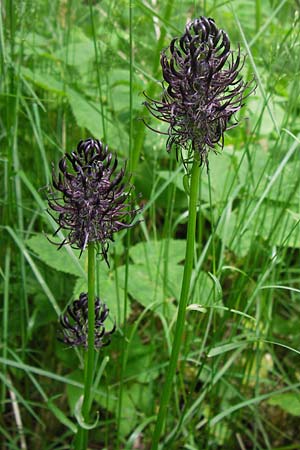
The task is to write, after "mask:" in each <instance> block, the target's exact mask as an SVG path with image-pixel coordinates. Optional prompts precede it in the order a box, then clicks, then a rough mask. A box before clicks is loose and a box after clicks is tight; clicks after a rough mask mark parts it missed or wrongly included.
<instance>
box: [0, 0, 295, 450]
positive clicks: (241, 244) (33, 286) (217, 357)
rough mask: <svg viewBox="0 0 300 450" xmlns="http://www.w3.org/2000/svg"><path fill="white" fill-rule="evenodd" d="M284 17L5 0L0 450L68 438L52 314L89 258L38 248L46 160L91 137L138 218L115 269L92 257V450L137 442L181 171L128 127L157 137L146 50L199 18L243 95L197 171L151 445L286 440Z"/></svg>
mask: <svg viewBox="0 0 300 450" xmlns="http://www.w3.org/2000/svg"><path fill="white" fill-rule="evenodd" d="M130 8H131V12H132V21H131V20H130V17H131V16H130V13H129V12H130ZM299 14H300V4H299V2H298V1H297V0H295V1H293V0H281V1H277V0H267V1H265V2H261V1H259V0H256V1H250V0H235V1H218V0H210V1H209V0H207V1H205V0H204V1H200V2H193V1H187V0H183V1H180V2H179V1H176V0H174V1H171V0H169V1H168V2H167V3H166V2H162V1H157V2H154V1H153V2H151V3H150V2H146V1H144V0H136V1H132V3H131V4H129V3H128V1H124V0H118V1H109V0H103V1H94V2H93V1H90V2H88V1H84V0H69V1H66V0H61V1H58V0H55V1H50V0H37V1H35V2H29V1H21V0H20V1H15V2H13V1H11V0H10V1H9V0H6V1H3V2H2V3H1V22H0V45H1V52H0V61H1V75H0V86H1V97H0V116H1V117H0V142H1V159H0V171H1V179H0V180H1V194H2V195H1V199H2V200H1V267H0V275H1V280H0V281H1V287H0V289H1V294H2V298H3V302H2V304H1V313H2V322H1V324H2V326H1V348H0V351H1V356H0V361H1V364H2V369H1V372H0V378H1V382H2V390H1V407H2V417H1V419H0V435H1V437H2V442H3V447H2V448H10V449H19V448H30V449H35V448H36V449H51V448H55V449H67V448H70V445H71V444H70V443H71V442H72V436H73V433H74V430H75V428H76V419H75V417H74V414H75V411H74V409H75V405H76V402H77V400H78V398H79V396H80V394H81V392H82V382H83V371H82V354H81V353H80V351H74V350H72V349H66V348H65V347H64V346H63V345H62V344H61V343H59V342H58V341H57V339H56V335H57V328H58V322H57V318H58V315H59V313H60V312H61V311H63V310H64V309H65V308H66V306H67V304H68V303H69V302H70V301H72V300H73V299H74V298H76V297H77V296H78V295H79V294H80V292H82V291H86V289H87V288H86V257H85V255H83V256H82V257H81V258H80V259H79V260H78V256H79V255H78V252H77V251H76V250H72V249H70V248H63V249H61V250H60V251H57V249H56V247H55V246H52V245H51V244H50V243H49V241H48V240H47V238H46V236H47V235H48V236H49V237H50V238H51V235H52V233H53V231H55V229H56V225H55V223H54V221H53V219H52V218H51V217H50V216H49V215H48V214H47V213H46V207H47V206H46V195H47V190H46V186H47V185H48V184H49V182H50V180H51V162H53V164H54V167H56V166H57V162H58V160H59V159H60V158H61V156H62V154H63V153H64V152H65V151H71V150H72V149H74V148H75V146H76V144H77V142H78V141H79V140H80V139H84V138H87V137H89V136H93V137H95V138H98V139H102V140H103V141H104V142H107V143H108V145H109V147H110V148H111V149H112V150H113V151H114V152H116V153H117V154H118V158H119V159H120V160H122V159H123V160H127V161H128V167H129V169H130V171H131V172H132V174H133V176H132V181H133V182H134V184H135V186H136V192H137V193H141V200H140V203H141V204H142V206H143V210H142V213H141V221H140V222H139V223H138V225H137V226H136V227H135V229H134V230H133V231H132V233H131V236H130V247H129V258H128V259H126V248H127V244H128V237H127V236H126V235H125V234H122V235H121V236H116V241H115V243H113V244H112V245H111V248H110V258H111V267H110V268H108V267H106V265H105V263H104V262H103V261H101V260H100V258H99V259H98V263H97V290H98V293H99V295H100V297H101V298H103V299H104V300H105V301H106V302H107V303H108V305H109V307H110V310H111V321H112V323H111V326H112V325H113V321H114V320H115V321H116V323H117V326H118V328H117V333H116V334H115V335H114V337H113V339H112V343H111V345H110V346H109V347H107V348H106V349H105V350H103V351H101V352H100V354H99V355H98V359H97V364H98V369H99V368H100V366H101V363H102V361H103V360H104V358H105V357H106V356H107V357H109V361H108V362H107V365H106V366H105V369H104V372H103V375H102V378H101V382H100V383H98V384H97V385H95V387H94V389H95V402H94V403H95V404H94V409H93V410H94V412H95V411H96V410H99V412H100V421H99V424H98V427H97V428H95V429H94V430H92V431H91V433H90V436H91V442H90V448H102V449H103V448H106V449H117V448H124V449H147V448H149V445H150V443H151V435H152V432H153V427H154V421H155V415H156V414H157V408H158V405H159V399H160V395H161V386H162V383H163V380H164V373H165V368H166V365H167V363H168V358H169V354H170V347H171V342H172V337H173V334H172V333H173V326H174V320H175V313H176V308H177V302H178V298H179V293H180V286H181V278H182V273H183V263H184V248H185V235H186V223H187V205H188V197H187V193H186V189H185V183H184V182H183V180H184V178H183V177H184V168H183V167H182V164H181V163H180V162H177V161H176V158H175V154H171V155H168V154H167V152H166V150H165V137H164V136H163V135H160V134H154V133H152V132H151V131H150V130H148V129H146V128H145V126H144V124H143V122H142V119H145V120H146V121H147V122H148V123H151V126H153V127H154V128H157V129H159V130H161V131H165V128H164V127H163V125H161V124H160V123H157V122H155V120H154V119H153V121H151V119H150V117H148V114H147V112H146V110H145V108H144V107H143V105H142V103H143V101H144V96H143V92H144V91H145V92H146V93H147V94H148V95H150V96H154V97H155V98H158V97H159V95H160V93H161V85H160V81H161V78H162V76H161V72H160V66H159V53H160V51H161V49H162V48H164V47H166V46H167V45H168V43H169V42H170V40H171V39H172V38H173V37H174V36H178V35H180V34H181V33H182V32H183V30H184V26H185V24H186V22H187V20H188V19H192V18H194V17H197V16H200V15H206V16H209V17H213V18H214V19H215V21H216V23H217V25H218V26H219V27H220V28H223V29H225V30H226V31H227V32H228V34H229V36H230V39H231V42H232V48H233V49H236V48H237V45H238V43H240V45H241V48H242V52H243V53H244V54H247V58H246V63H245V67H244V76H245V78H248V79H249V78H251V77H252V76H253V75H255V77H256V80H257V89H256V92H255V94H254V95H252V96H251V97H250V98H249V99H248V100H247V104H246V106H245V108H244V109H243V110H242V111H241V114H240V126H239V127H238V128H235V129H234V130H231V131H230V132H228V133H227V134H226V137H225V147H224V149H223V151H222V152H218V154H214V153H211V154H210V155H209V171H207V170H206V167H203V169H202V175H201V186H200V192H199V205H198V228H197V248H196V250H195V270H194V273H193V282H192V292H191V296H190V302H189V303H190V305H189V307H188V312H187V328H186V333H185V339H184V343H183V349H182V353H181V359H180V361H179V363H178V370H177V376H176V383H175V385H174V391H173V395H172V402H171V404H170V407H169V414H168V422H167V424H166V429H165V432H164V436H163V440H162V448H165V449H179V448H180V449H182V448H184V449H190V450H196V449H230V450H231V449H240V448H242V449H292V448H294V449H296V448H299V447H300V441H299V435H298V431H297V429H298V428H297V427H298V425H299V416H300V407H299V405H300V390H299V389H300V371H299V345H300V333H299V316H298V313H299V312H300V302H299V298H300V297H299V293H300V290H299V289H300V286H299V282H300V264H299V263H300V259H299V248H300V225H299V219H300V190H299V183H300V170H299V169H300V159H299V144H300V141H299V136H300V134H299V132H300V103H299V90H300V85H299V74H300V52H299V46H300V39H299V33H300V27H299ZM185 181H186V180H185ZM61 236H62V235H61ZM61 236H59V237H60V238H61ZM127 273H128V286H127V281H126V277H127V275H126V274H127ZM127 289H128V295H127V296H125V292H126V291H127ZM124 297H125V299H124ZM125 323H126V333H125V335H124V324H125ZM124 352H125V353H124ZM121 394H122V399H123V401H122V404H121V406H122V408H120V395H121Z"/></svg>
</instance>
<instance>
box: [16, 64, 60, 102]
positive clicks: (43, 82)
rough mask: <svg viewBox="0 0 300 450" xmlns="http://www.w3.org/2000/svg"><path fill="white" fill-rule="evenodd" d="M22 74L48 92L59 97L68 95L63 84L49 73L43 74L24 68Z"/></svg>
mask: <svg viewBox="0 0 300 450" xmlns="http://www.w3.org/2000/svg"><path fill="white" fill-rule="evenodd" d="M21 74H22V75H23V76H24V77H25V78H27V79H29V80H30V81H32V82H33V83H34V84H36V85H37V86H39V87H41V88H43V89H45V90H46V91H50V92H54V93H56V94H59V95H66V92H65V90H64V85H63V83H62V82H61V81H59V80H58V79H57V78H55V77H53V76H52V75H50V74H48V73H47V72H45V73H44V72H43V73H42V72H39V71H38V70H35V71H34V72H32V70H30V69H28V67H22V68H21Z"/></svg>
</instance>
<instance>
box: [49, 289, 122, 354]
mask: <svg viewBox="0 0 300 450" xmlns="http://www.w3.org/2000/svg"><path fill="white" fill-rule="evenodd" d="M108 314H109V309H108V308H107V306H106V304H105V303H102V302H101V300H100V299H99V298H98V297H96V301H95V348H96V349H100V348H101V347H105V346H106V345H108V344H109V343H110V336H111V335H112V334H113V333H114V331H115V329H116V326H115V325H114V326H113V328H112V329H111V330H110V331H105V323H104V322H105V320H106V319H107V317H108ZM60 324H61V326H62V332H61V336H59V338H58V339H59V340H60V341H62V342H64V343H65V344H67V345H70V346H71V347H76V346H82V347H84V348H85V349H86V348H87V347H88V296H87V294H84V293H81V294H80V296H79V300H74V302H73V303H72V304H71V305H69V306H68V307H67V311H66V312H65V314H63V315H62V316H61V317H60Z"/></svg>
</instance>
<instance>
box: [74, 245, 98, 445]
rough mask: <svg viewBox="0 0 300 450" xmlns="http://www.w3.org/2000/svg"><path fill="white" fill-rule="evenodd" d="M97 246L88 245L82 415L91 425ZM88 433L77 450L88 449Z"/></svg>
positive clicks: (82, 435)
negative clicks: (85, 350)
mask: <svg viewBox="0 0 300 450" xmlns="http://www.w3.org/2000/svg"><path fill="white" fill-rule="evenodd" d="M94 347H95V245H94V243H93V242H90V243H89V244H88V350H87V352H86V354H85V358H84V393H83V405H82V415H83V418H84V421H85V423H89V418H90V409H91V403H92V397H91V390H92V385H93V375H94V360H95V349H94ZM87 441H88V431H87V430H84V429H83V428H80V429H79V431H78V437H77V439H76V442H75V448H76V450H84V449H86V448H87Z"/></svg>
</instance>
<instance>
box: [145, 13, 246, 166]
mask: <svg viewBox="0 0 300 450" xmlns="http://www.w3.org/2000/svg"><path fill="white" fill-rule="evenodd" d="M160 62H161V67H162V72H163V77H164V80H165V83H166V84H165V85H164V84H163V86H166V85H167V86H166V87H164V91H163V95H162V100H161V101H157V100H152V99H150V98H148V101H147V102H145V105H146V106H147V108H148V109H149V111H150V112H151V113H152V114H153V115H154V116H155V117H156V118H158V119H160V120H162V121H164V122H167V123H168V124H169V129H168V133H166V134H167V135H168V140H167V150H168V151H170V150H171V148H172V147H173V146H174V147H175V148H176V152H178V150H179V149H190V148H191V149H192V150H193V151H196V152H198V153H199V156H200V161H201V162H204V161H207V154H208V151H209V149H215V147H216V145H217V144H219V145H221V146H223V133H224V131H225V130H226V129H229V128H232V126H235V125H236V123H233V124H230V125H229V120H230V119H231V117H232V116H233V115H234V114H235V113H236V112H237V111H238V110H239V109H240V108H241V107H242V106H243V101H244V99H245V97H246V95H245V90H247V88H248V87H249V84H250V83H245V82H244V81H243V80H242V77H241V74H240V71H241V69H242V67H243V62H244V59H241V56H240V49H238V51H237V52H236V55H235V54H234V53H233V51H232V50H230V40H229V37H228V35H227V34H226V32H225V31H224V30H221V29H218V28H217V26H216V24H215V21H214V20H213V19H211V18H206V17H203V16H202V17H200V19H195V20H192V21H191V22H189V23H188V25H187V26H186V29H185V33H184V34H183V35H182V36H181V37H180V38H175V39H173V40H172V41H171V43H170V45H169V47H168V48H167V49H166V50H164V51H162V53H161V61H160ZM248 94H249V93H248ZM248 94H247V95H248ZM155 131H156V130H155Z"/></svg>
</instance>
